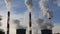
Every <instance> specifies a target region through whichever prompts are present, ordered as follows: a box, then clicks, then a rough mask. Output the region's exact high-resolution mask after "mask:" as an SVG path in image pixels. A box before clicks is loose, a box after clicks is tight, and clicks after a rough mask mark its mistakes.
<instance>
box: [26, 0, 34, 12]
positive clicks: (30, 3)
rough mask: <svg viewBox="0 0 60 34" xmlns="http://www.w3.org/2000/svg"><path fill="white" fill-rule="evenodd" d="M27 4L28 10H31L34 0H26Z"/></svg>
mask: <svg viewBox="0 0 60 34" xmlns="http://www.w3.org/2000/svg"><path fill="white" fill-rule="evenodd" d="M25 5H26V6H27V9H28V11H29V12H31V11H32V8H33V4H32V0H25Z"/></svg>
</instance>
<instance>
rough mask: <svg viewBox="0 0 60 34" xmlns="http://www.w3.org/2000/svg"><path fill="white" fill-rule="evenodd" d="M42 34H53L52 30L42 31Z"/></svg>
mask: <svg viewBox="0 0 60 34" xmlns="http://www.w3.org/2000/svg"><path fill="white" fill-rule="evenodd" d="M41 34H52V30H49V29H44V30H41Z"/></svg>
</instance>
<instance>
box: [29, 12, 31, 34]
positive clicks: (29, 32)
mask: <svg viewBox="0 0 60 34" xmlns="http://www.w3.org/2000/svg"><path fill="white" fill-rule="evenodd" d="M31 27H32V23H31V12H29V28H31ZM29 34H32V30H29Z"/></svg>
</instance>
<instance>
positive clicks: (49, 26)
mask: <svg viewBox="0 0 60 34" xmlns="http://www.w3.org/2000/svg"><path fill="white" fill-rule="evenodd" d="M52 27H53V24H52V22H51V20H49V19H47V20H45V21H44V22H43V24H41V29H42V30H43V29H50V30H52Z"/></svg>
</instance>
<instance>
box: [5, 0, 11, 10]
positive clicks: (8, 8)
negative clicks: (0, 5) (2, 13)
mask: <svg viewBox="0 0 60 34" xmlns="http://www.w3.org/2000/svg"><path fill="white" fill-rule="evenodd" d="M5 3H6V7H7V10H8V11H10V8H11V0H5Z"/></svg>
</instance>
